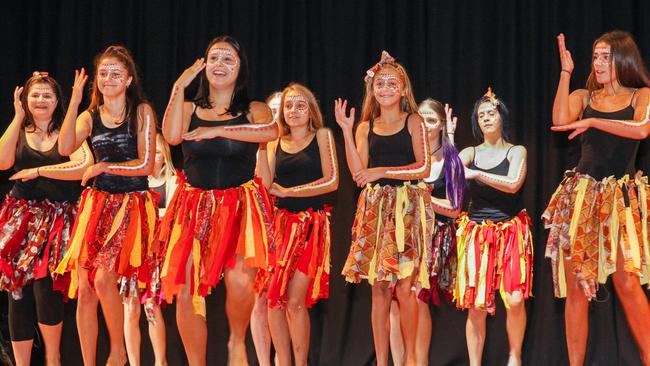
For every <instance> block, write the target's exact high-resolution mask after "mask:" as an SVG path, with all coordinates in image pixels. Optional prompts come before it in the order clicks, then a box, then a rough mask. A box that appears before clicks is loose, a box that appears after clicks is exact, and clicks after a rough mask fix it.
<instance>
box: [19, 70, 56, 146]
mask: <svg viewBox="0 0 650 366" xmlns="http://www.w3.org/2000/svg"><path fill="white" fill-rule="evenodd" d="M37 84H47V85H49V86H50V87H51V88H52V90H53V91H54V95H56V106H55V107H54V112H53V113H52V120H50V123H49V124H48V125H47V134H48V135H50V134H51V133H52V132H54V131H58V130H59V129H60V128H61V125H62V124H63V118H64V117H65V110H64V109H63V104H64V103H65V101H64V100H63V93H62V92H61V86H60V85H59V83H57V82H56V80H54V78H53V77H51V76H49V75H47V74H45V73H39V72H35V73H34V76H32V77H31V78H29V79H27V81H26V82H25V85H24V86H23V93H22V94H21V95H20V102H21V103H22V105H23V109H24V110H25V118H24V119H23V121H22V124H21V126H22V128H23V129H26V128H30V127H31V128H36V124H35V123H34V116H32V112H30V110H29V106H28V105H27V98H28V96H29V89H31V87H32V86H34V85H37Z"/></svg>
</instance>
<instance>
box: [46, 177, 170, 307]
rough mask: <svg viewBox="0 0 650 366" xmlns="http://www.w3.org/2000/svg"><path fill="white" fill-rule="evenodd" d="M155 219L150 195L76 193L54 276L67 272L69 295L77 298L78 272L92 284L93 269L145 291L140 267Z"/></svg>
mask: <svg viewBox="0 0 650 366" xmlns="http://www.w3.org/2000/svg"><path fill="white" fill-rule="evenodd" d="M157 217H158V196H157V194H156V193H155V192H151V191H143V192H127V193H108V192H105V191H100V190H97V189H95V188H92V187H91V188H86V189H85V190H84V191H83V193H82V194H81V201H80V203H79V214H78V215H77V218H76V221H75V224H74V228H73V233H72V238H71V239H70V248H69V250H68V252H67V253H66V255H65V257H64V258H63V260H62V261H61V263H60V264H59V266H58V267H57V268H56V271H55V272H56V273H58V274H63V273H66V272H68V271H69V272H71V274H72V277H71V284H70V290H69V293H68V296H69V297H70V298H74V297H75V296H76V290H77V287H78V283H77V271H78V270H79V269H80V268H84V269H86V270H88V271H89V280H90V283H91V284H92V283H93V280H94V277H95V273H96V272H97V270H98V269H101V270H104V271H111V272H115V273H117V275H118V276H119V277H120V278H121V279H122V278H133V277H135V278H136V279H137V286H138V288H139V289H145V288H146V287H147V283H148V282H149V278H150V274H149V271H148V267H147V266H146V265H145V264H146V263H147V262H148V260H149V259H148V258H149V257H150V256H151V245H152V243H153V241H154V231H155V227H156V221H157Z"/></svg>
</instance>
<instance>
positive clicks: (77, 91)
mask: <svg viewBox="0 0 650 366" xmlns="http://www.w3.org/2000/svg"><path fill="white" fill-rule="evenodd" d="M86 81H88V75H86V70H85V69H84V68H83V67H82V68H81V70H75V71H74V84H73V85H72V95H71V96H70V104H71V105H75V106H79V104H81V99H83V96H84V86H85V85H86Z"/></svg>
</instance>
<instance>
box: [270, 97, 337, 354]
mask: <svg viewBox="0 0 650 366" xmlns="http://www.w3.org/2000/svg"><path fill="white" fill-rule="evenodd" d="M278 124H279V126H280V128H281V132H282V133H281V137H280V139H278V140H276V141H273V142H271V143H269V145H268V153H267V151H266V150H260V152H261V154H260V157H259V159H260V161H259V165H260V169H259V171H260V176H261V177H262V181H263V182H264V185H265V186H268V187H270V192H271V194H273V195H274V196H276V197H278V198H277V200H276V207H277V210H276V213H275V218H274V225H273V229H274V230H273V232H274V234H275V244H276V248H275V253H273V255H272V257H273V258H274V259H275V261H274V263H272V270H271V273H270V276H271V277H270V280H269V285H268V292H267V293H268V303H269V325H270V329H271V335H272V338H273V345H274V346H275V350H276V352H277V355H278V360H279V364H280V365H288V366H290V365H291V350H290V349H291V346H293V358H294V360H295V364H296V365H303V366H306V365H307V354H308V352H309V334H310V324H309V313H308V312H307V308H308V307H311V305H312V304H314V303H315V302H316V301H318V299H321V298H327V297H328V295H329V271H330V255H329V254H330V253H329V252H330V237H331V235H330V221H329V211H330V208H329V207H326V206H324V203H323V199H324V197H323V195H324V194H325V193H328V192H332V191H334V190H336V189H337V187H338V162H337V159H336V148H335V146H334V138H333V137H332V133H331V132H330V131H329V130H328V129H326V128H323V117H322V115H321V112H320V109H319V108H318V103H317V102H316V98H315V97H314V94H313V93H312V92H311V91H310V90H309V89H307V88H306V87H305V86H303V85H301V84H291V85H289V86H288V87H286V88H285V89H284V91H283V92H282V97H281V101H280V108H279V112H278ZM265 158H266V159H267V160H266V161H264V159H265Z"/></svg>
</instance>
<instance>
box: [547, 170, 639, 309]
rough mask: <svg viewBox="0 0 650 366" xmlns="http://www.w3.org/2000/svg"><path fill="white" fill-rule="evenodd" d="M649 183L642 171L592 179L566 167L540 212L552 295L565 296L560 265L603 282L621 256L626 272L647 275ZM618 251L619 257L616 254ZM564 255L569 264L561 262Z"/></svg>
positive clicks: (564, 285) (580, 276)
mask: <svg viewBox="0 0 650 366" xmlns="http://www.w3.org/2000/svg"><path fill="white" fill-rule="evenodd" d="M649 206H650V185H649V184H648V177H645V176H642V175H641V172H639V173H637V175H636V176H635V177H634V178H632V177H629V176H627V175H626V176H624V177H622V178H619V179H617V178H615V177H613V176H612V177H606V178H604V179H602V180H599V181H597V180H595V179H594V178H592V177H590V176H589V175H586V174H580V173H576V172H574V171H567V172H566V173H565V175H564V179H563V181H562V183H561V184H560V186H559V187H558V188H557V190H556V191H555V193H554V194H553V197H552V198H551V201H550V202H549V204H548V207H547V208H546V210H545V211H544V214H543V215H542V218H543V219H544V226H545V227H546V228H547V229H550V232H549V235H548V241H547V244H546V257H547V258H550V260H551V266H552V268H553V285H554V286H553V287H554V290H555V296H556V297H566V286H567V284H566V277H565V270H571V271H573V273H574V274H575V275H576V277H577V278H580V279H583V280H587V281H594V282H596V281H597V282H598V283H605V282H606V281H607V277H608V276H609V275H610V274H612V273H614V272H615V271H616V261H617V260H623V262H624V266H623V269H624V271H625V272H629V273H633V274H635V275H637V276H638V277H639V278H640V281H641V284H642V285H643V284H646V283H648V284H649V285H650V283H649V281H648V278H650V230H649V229H650V228H649V224H650V221H649V216H648V211H649V210H648V207H649ZM619 246H620V247H621V250H620V252H621V253H622V254H623V256H622V258H620V256H618V255H617V253H618V252H619V249H618V248H619ZM564 258H569V260H570V263H571V268H570V269H569V268H567V269H565V268H564V260H563V259H564Z"/></svg>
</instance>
